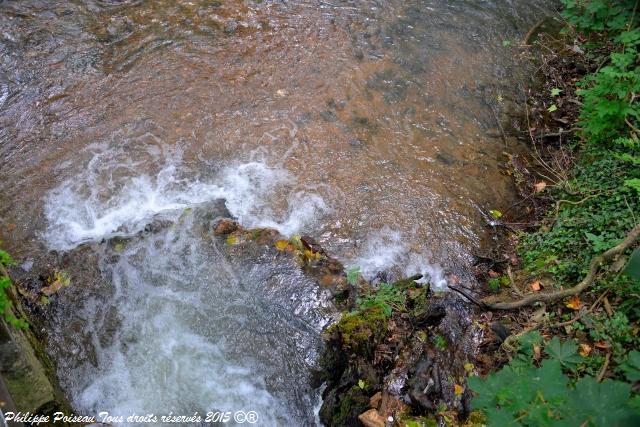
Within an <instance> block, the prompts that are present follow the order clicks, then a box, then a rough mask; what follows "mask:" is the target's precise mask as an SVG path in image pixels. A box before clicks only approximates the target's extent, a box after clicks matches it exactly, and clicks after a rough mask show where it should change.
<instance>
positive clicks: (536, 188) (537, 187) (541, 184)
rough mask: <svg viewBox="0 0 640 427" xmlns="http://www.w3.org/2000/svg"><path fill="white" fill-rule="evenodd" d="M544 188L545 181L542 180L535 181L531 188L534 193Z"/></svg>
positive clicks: (545, 185)
mask: <svg viewBox="0 0 640 427" xmlns="http://www.w3.org/2000/svg"><path fill="white" fill-rule="evenodd" d="M545 188H547V183H546V182H544V181H540V182H536V183H535V184H534V185H533V189H534V191H535V192H536V193H542V192H543V191H544V189H545Z"/></svg>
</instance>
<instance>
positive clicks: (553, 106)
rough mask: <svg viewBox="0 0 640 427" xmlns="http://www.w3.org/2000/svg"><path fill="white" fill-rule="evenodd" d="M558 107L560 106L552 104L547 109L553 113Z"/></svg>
mask: <svg viewBox="0 0 640 427" xmlns="http://www.w3.org/2000/svg"><path fill="white" fill-rule="evenodd" d="M557 109H558V107H557V106H556V104H551V106H550V107H549V108H547V111H548V112H550V113H553V112H554V111H556V110H557Z"/></svg>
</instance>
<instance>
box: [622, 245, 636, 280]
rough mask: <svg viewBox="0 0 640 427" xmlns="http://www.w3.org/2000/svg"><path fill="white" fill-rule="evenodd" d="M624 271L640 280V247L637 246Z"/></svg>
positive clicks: (634, 278)
mask: <svg viewBox="0 0 640 427" xmlns="http://www.w3.org/2000/svg"><path fill="white" fill-rule="evenodd" d="M624 273H625V274H626V275H627V276H629V277H631V279H633V280H635V281H636V282H640V248H636V249H635V250H634V251H633V252H632V253H631V257H630V258H629V262H627V265H626V267H625V268H624Z"/></svg>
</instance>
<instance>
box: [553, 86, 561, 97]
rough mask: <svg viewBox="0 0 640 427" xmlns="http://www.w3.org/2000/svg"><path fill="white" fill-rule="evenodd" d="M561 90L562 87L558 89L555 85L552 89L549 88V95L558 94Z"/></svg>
mask: <svg viewBox="0 0 640 427" xmlns="http://www.w3.org/2000/svg"><path fill="white" fill-rule="evenodd" d="M561 92H562V89H558V88H557V87H554V88H553V89H551V96H558V95H560V93H561Z"/></svg>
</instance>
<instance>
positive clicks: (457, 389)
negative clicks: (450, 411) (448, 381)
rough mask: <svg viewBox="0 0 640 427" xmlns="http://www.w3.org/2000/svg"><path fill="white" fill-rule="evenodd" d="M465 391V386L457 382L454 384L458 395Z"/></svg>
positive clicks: (454, 389)
mask: <svg viewBox="0 0 640 427" xmlns="http://www.w3.org/2000/svg"><path fill="white" fill-rule="evenodd" d="M463 391H464V388H462V386H461V385H460V384H455V385H454V386H453V393H454V394H455V395H456V396H460V395H461V394H462V392H463Z"/></svg>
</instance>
